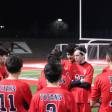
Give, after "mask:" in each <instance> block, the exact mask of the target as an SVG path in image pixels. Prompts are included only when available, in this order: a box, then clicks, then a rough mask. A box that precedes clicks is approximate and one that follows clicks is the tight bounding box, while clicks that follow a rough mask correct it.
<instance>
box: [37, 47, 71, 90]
mask: <svg viewBox="0 0 112 112" xmlns="http://www.w3.org/2000/svg"><path fill="white" fill-rule="evenodd" d="M48 63H49V64H53V63H59V64H61V54H60V51H57V49H53V50H52V52H51V53H50V54H49V56H48ZM70 82H71V79H70V76H69V73H68V72H67V71H66V70H65V69H64V68H63V71H62V77H61V79H60V80H59V85H60V87H62V88H64V89H67V90H68V89H69V85H70ZM37 86H38V88H37V90H40V89H42V88H43V87H46V86H47V81H46V78H45V74H44V72H43V71H42V73H41V77H40V78H39V80H38V84H37Z"/></svg>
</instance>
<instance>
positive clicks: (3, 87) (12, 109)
mask: <svg viewBox="0 0 112 112" xmlns="http://www.w3.org/2000/svg"><path fill="white" fill-rule="evenodd" d="M0 98H1V100H0V101H1V102H0V104H2V106H1V108H0V112H27V109H25V108H28V107H27V106H28V105H29V104H30V101H31V98H32V94H31V91H30V89H29V86H28V85H27V84H26V83H24V82H22V81H20V80H10V79H6V80H2V81H0ZM26 105H27V106H26Z"/></svg>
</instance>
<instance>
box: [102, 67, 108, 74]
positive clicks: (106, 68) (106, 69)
mask: <svg viewBox="0 0 112 112" xmlns="http://www.w3.org/2000/svg"><path fill="white" fill-rule="evenodd" d="M109 69H110V67H109V66H107V67H105V68H104V69H103V70H102V73H104V72H107V71H108V70H109Z"/></svg>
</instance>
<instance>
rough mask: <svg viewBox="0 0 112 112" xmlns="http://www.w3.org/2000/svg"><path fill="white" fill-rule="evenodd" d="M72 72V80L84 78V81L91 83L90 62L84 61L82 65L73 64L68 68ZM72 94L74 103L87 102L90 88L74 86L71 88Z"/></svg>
mask: <svg viewBox="0 0 112 112" xmlns="http://www.w3.org/2000/svg"><path fill="white" fill-rule="evenodd" d="M70 72H71V74H72V80H74V79H75V80H82V79H83V80H84V82H88V83H89V84H91V83H92V78H93V72H94V69H93V67H92V65H91V64H89V63H87V62H86V63H84V64H83V65H79V64H73V65H72V66H71V70H70ZM71 92H72V93H73V95H74V98H75V102H76V103H87V102H88V98H89V94H90V90H86V89H84V88H80V87H74V88H72V89H71Z"/></svg>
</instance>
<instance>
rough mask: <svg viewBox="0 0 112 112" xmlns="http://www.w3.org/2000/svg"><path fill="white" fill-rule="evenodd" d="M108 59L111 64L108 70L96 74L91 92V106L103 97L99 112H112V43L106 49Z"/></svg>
mask: <svg viewBox="0 0 112 112" xmlns="http://www.w3.org/2000/svg"><path fill="white" fill-rule="evenodd" d="M106 60H107V62H108V65H109V66H108V71H105V72H103V73H101V74H99V75H97V76H96V78H95V82H94V87H93V89H92V93H91V102H90V104H91V106H94V105H95V104H96V103H97V100H98V99H101V105H100V108H99V112H112V45H109V46H108V48H107V49H106Z"/></svg>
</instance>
